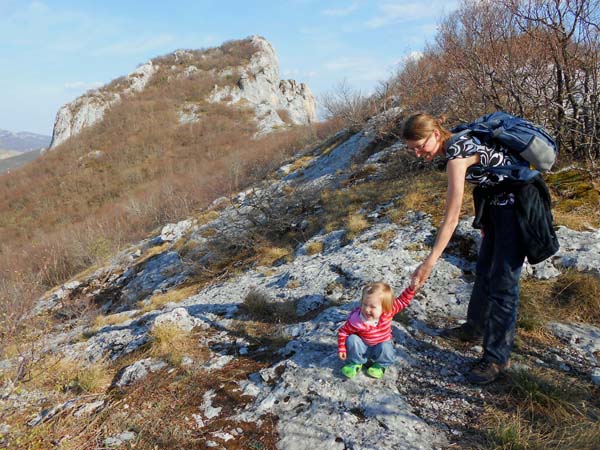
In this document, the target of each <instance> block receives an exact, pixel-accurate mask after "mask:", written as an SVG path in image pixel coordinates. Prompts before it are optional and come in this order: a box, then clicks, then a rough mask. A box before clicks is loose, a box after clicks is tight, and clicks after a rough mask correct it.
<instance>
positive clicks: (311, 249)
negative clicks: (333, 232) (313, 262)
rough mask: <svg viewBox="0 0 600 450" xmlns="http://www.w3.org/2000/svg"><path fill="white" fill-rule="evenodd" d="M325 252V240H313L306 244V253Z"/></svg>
mask: <svg viewBox="0 0 600 450" xmlns="http://www.w3.org/2000/svg"><path fill="white" fill-rule="evenodd" d="M322 252H323V242H320V241H311V242H309V243H308V244H307V245H306V253H307V254H309V255H316V254H317V253H322Z"/></svg>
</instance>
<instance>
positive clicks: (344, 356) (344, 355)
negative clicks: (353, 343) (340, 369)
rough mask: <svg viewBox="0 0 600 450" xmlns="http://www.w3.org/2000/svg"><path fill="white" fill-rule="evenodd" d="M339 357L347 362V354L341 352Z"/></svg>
mask: <svg viewBox="0 0 600 450" xmlns="http://www.w3.org/2000/svg"><path fill="white" fill-rule="evenodd" d="M338 356H339V357H340V359H341V360H342V361H346V352H339V353H338Z"/></svg>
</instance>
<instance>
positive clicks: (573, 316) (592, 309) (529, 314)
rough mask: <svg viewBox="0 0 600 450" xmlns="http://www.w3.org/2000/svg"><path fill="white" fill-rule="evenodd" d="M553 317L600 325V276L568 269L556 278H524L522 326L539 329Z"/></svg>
mask: <svg viewBox="0 0 600 450" xmlns="http://www.w3.org/2000/svg"><path fill="white" fill-rule="evenodd" d="M551 320H558V321H569V322H584V323H589V324H591V325H596V326H599V325H600V278H599V277H597V276H595V275H593V274H587V273H578V272H574V271H567V272H565V273H563V274H561V275H560V276H559V277H557V278H555V279H552V280H544V281H536V280H523V282H522V284H521V304H520V308H519V327H521V328H523V329H525V330H527V331H534V330H539V329H540V328H541V327H542V326H543V325H544V324H545V323H546V322H548V321H551Z"/></svg>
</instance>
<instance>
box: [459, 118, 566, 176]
mask: <svg viewBox="0 0 600 450" xmlns="http://www.w3.org/2000/svg"><path fill="white" fill-rule="evenodd" d="M451 131H452V133H458V135H456V136H454V137H453V140H454V139H456V138H458V137H459V136H462V135H464V134H469V135H471V136H475V137H477V138H478V139H479V140H480V141H481V142H483V143H486V142H490V141H492V140H493V141H497V142H499V143H500V144H501V145H502V146H504V147H505V148H507V149H508V151H510V152H511V153H513V154H515V155H517V156H519V157H520V158H521V159H522V160H524V161H526V162H527V163H529V166H530V168H531V169H535V170H538V171H540V172H546V171H548V170H550V168H552V165H553V164H554V161H555V160H556V155H557V154H558V147H557V145H556V142H555V141H554V139H552V137H551V136H550V135H549V134H548V133H547V132H546V131H545V130H544V129H543V128H542V127H539V126H536V125H534V124H532V123H531V122H528V121H527V120H525V119H522V118H520V117H516V116H512V115H510V114H508V113H505V112H500V111H498V112H494V113H491V114H487V115H485V116H482V117H480V118H479V119H477V120H475V121H474V122H471V123H467V124H461V125H458V126H457V127H454V128H453V129H452V130H451ZM535 170H531V172H534V173H537V172H536V171H535ZM518 178H520V177H518ZM527 178H529V177H527Z"/></svg>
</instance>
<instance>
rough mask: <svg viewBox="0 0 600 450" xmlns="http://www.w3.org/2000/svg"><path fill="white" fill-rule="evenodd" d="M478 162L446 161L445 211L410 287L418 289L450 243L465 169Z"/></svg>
mask: <svg viewBox="0 0 600 450" xmlns="http://www.w3.org/2000/svg"><path fill="white" fill-rule="evenodd" d="M478 160H479V156H478V155H474V156H470V157H468V158H456V159H451V160H450V161H448V165H447V167H446V172H447V174H448V190H447V191H446V211H445V213H444V220H443V222H442V225H441V226H440V228H439V230H438V233H437V237H436V239H435V244H433V248H432V249H431V253H429V256H428V257H427V258H425V261H423V263H422V264H421V265H420V266H419V267H418V268H417V270H415V272H414V273H413V275H412V277H411V286H412V287H413V288H415V289H418V288H419V287H420V286H421V285H422V284H423V283H425V281H426V280H427V278H429V275H430V274H431V270H432V269H433V266H434V265H435V263H436V262H437V260H438V259H439V258H440V256H442V252H443V251H444V249H445V248H446V246H447V245H448V242H450V238H451V237H452V234H453V233H454V229H455V228H456V225H458V219H459V217H460V209H461V207H462V201H463V194H464V191H465V175H466V172H467V168H468V167H469V166H471V165H473V164H476V163H477V162H478Z"/></svg>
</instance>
